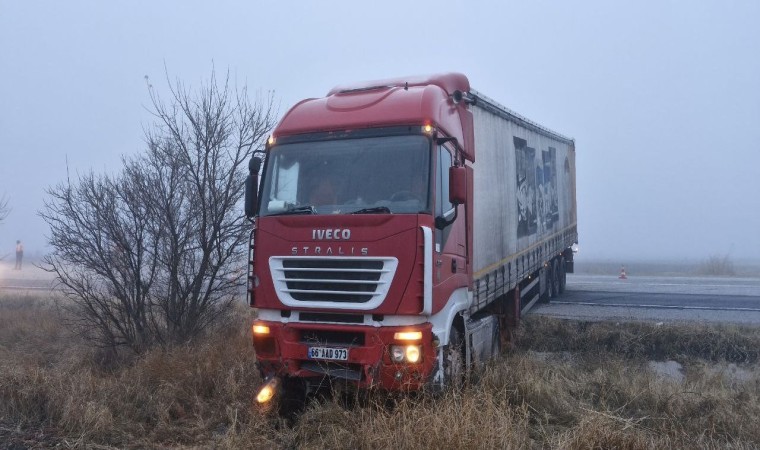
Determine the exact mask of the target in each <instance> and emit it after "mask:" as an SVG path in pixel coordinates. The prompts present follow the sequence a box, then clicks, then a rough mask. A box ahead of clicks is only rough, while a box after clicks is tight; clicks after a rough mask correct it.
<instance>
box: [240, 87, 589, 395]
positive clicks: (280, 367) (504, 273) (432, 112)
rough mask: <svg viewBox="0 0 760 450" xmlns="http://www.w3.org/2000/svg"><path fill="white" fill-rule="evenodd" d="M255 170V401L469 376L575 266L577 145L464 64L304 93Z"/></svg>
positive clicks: (251, 192) (249, 198)
mask: <svg viewBox="0 0 760 450" xmlns="http://www.w3.org/2000/svg"><path fill="white" fill-rule="evenodd" d="M262 160H264V162H263V171H261V170H260V169H261V164H262ZM250 168H251V174H250V176H249V179H248V181H247V186H246V214H247V215H248V217H249V218H251V219H252V220H254V222H255V226H254V229H253V232H252V235H251V237H252V239H251V249H252V252H251V259H250V273H249V280H250V285H249V296H250V297H249V299H250V305H251V306H252V307H255V308H257V310H258V319H257V320H256V321H255V323H254V324H253V329H252V331H253V345H254V347H255V350H256V358H257V360H258V365H259V368H260V370H261V374H262V376H263V377H264V378H265V380H266V383H265V385H264V386H263V387H262V389H261V391H260V393H259V396H258V401H259V402H261V403H265V402H268V401H270V400H271V399H272V398H273V396H275V395H276V393H277V392H281V391H282V390H283V389H284V391H285V392H288V391H290V390H294V389H302V390H303V389H305V390H306V391H308V390H310V389H314V388H315V387H316V386H319V385H321V384H322V383H323V382H324V380H325V378H331V379H339V380H344V381H345V382H348V383H349V384H352V385H354V386H356V387H358V388H371V387H377V388H381V389H386V390H391V391H393V390H417V389H420V388H423V387H424V386H426V385H428V386H433V387H437V388H442V387H444V386H447V385H451V384H458V382H459V381H460V380H461V379H462V377H463V376H464V374H465V373H466V371H467V370H469V369H470V368H472V367H473V366H475V365H478V364H480V363H481V362H484V361H486V360H487V359H488V358H490V357H492V356H493V355H495V354H497V353H498V352H499V349H500V348H501V347H502V345H504V344H505V343H506V342H507V341H508V340H509V339H510V336H511V335H512V331H513V330H514V329H515V327H517V325H518V323H519V320H520V316H521V314H523V313H525V312H526V311H527V310H529V309H530V308H531V307H532V306H533V305H534V304H535V303H536V302H537V301H539V300H548V299H549V298H550V297H553V296H556V295H559V294H560V293H562V292H563V290H564V288H565V279H566V273H567V272H572V271H573V270H572V269H573V251H572V248H571V246H572V245H573V244H575V243H577V241H578V233H577V226H576V222H577V219H576V200H575V144H574V141H573V140H572V139H569V138H567V137H564V136H562V135H560V134H558V133H555V132H553V131H550V130H549V129H547V128H546V127H544V126H542V125H539V124H537V123H535V122H532V121H530V120H528V119H526V118H525V117H522V116H520V115H518V114H516V113H514V112H512V111H510V110H508V109H507V108H505V107H503V106H501V105H499V104H498V103H496V102H495V101H493V100H491V99H489V98H488V97H486V96H485V95H482V94H481V93H479V92H477V91H475V90H473V89H470V84H469V81H468V79H467V77H465V76H464V75H462V74H458V73H450V74H443V75H434V76H428V77H412V78H399V79H391V80H382V81H374V82H366V83H358V84H353V85H346V86H339V87H336V88H334V89H333V90H331V91H330V92H329V93H328V94H327V96H326V97H324V98H317V99H308V100H303V101H301V102H300V103H298V104H296V105H295V106H293V107H292V108H291V109H290V111H288V113H287V114H286V115H285V116H284V117H283V119H282V121H281V122H280V123H279V125H278V126H277V127H276V129H275V130H274V133H273V135H272V136H271V137H270V139H269V141H268V145H267V147H266V149H265V151H264V154H263V158H262V156H260V155H257V156H255V157H254V158H253V159H252V160H251V165H250ZM259 172H261V173H262V179H261V185H260V189H259V183H258V176H259Z"/></svg>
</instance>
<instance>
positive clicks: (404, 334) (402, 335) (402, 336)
mask: <svg viewBox="0 0 760 450" xmlns="http://www.w3.org/2000/svg"><path fill="white" fill-rule="evenodd" d="M393 339H395V340H397V341H420V340H422V331H397V332H396V333H394V334H393Z"/></svg>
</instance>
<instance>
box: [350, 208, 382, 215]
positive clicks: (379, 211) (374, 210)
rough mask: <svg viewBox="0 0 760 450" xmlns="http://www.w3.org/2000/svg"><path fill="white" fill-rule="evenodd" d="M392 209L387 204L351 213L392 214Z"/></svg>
mask: <svg viewBox="0 0 760 450" xmlns="http://www.w3.org/2000/svg"><path fill="white" fill-rule="evenodd" d="M390 213H391V210H390V209H389V208H388V207H387V206H375V207H373V208H364V209H360V210H358V211H354V212H352V213H351V214H390Z"/></svg>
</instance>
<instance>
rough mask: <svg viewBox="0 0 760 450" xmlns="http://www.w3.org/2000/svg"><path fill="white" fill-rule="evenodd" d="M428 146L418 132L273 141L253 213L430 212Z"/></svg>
mask: <svg viewBox="0 0 760 450" xmlns="http://www.w3.org/2000/svg"><path fill="white" fill-rule="evenodd" d="M430 148H431V147H430V141H429V140H428V139H427V138H426V137H424V136H384V137H371V138H362V139H340V140H332V141H316V142H300V143H293V144H283V145H279V146H277V147H274V148H272V150H271V151H270V154H269V161H268V164H267V170H266V173H265V174H264V180H263V186H262V196H261V208H260V211H259V214H260V215H261V216H269V215H277V214H351V213H356V214H383V213H385V214H387V213H393V214H397V213H420V212H422V213H430Z"/></svg>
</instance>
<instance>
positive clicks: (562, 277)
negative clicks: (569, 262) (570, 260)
mask: <svg viewBox="0 0 760 450" xmlns="http://www.w3.org/2000/svg"><path fill="white" fill-rule="evenodd" d="M566 285H567V272H566V271H565V258H564V257H562V258H560V259H559V288H558V289H557V292H559V293H560V294H562V293H563V292H565V286H566Z"/></svg>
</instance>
